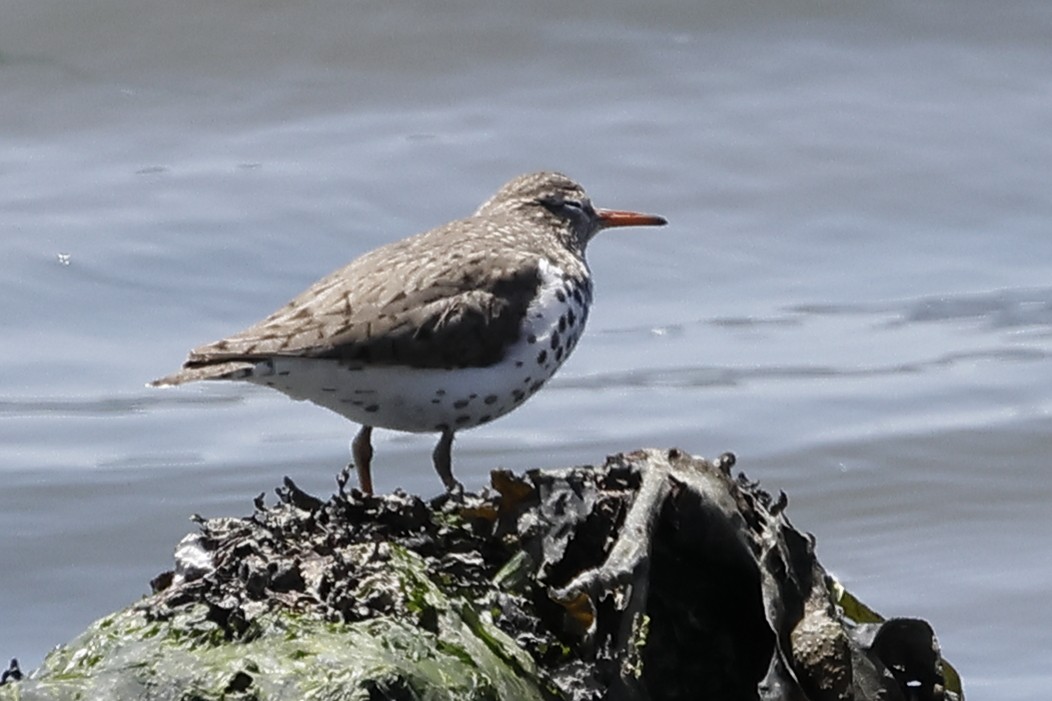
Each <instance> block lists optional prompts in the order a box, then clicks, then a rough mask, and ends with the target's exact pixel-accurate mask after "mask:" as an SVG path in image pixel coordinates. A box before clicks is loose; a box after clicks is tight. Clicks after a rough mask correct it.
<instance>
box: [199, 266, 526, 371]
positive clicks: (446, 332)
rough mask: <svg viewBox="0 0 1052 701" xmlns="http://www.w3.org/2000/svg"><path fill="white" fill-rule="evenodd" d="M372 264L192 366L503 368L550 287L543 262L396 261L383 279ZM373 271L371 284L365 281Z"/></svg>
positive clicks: (219, 345)
mask: <svg viewBox="0 0 1052 701" xmlns="http://www.w3.org/2000/svg"><path fill="white" fill-rule="evenodd" d="M366 258H368V256H367V257H366ZM363 260H365V259H359V260H358V261H355V262H354V263H351V264H350V265H349V266H347V267H346V268H343V269H342V270H339V271H337V272H335V273H333V274H332V275H330V276H329V277H326V278H324V279H322V280H320V281H319V282H318V283H316V284H315V285H314V286H312V287H311V288H310V289H308V290H306V291H305V292H304V293H303V294H301V295H299V296H298V297H296V298H295V299H294V300H292V301H291V302H289V303H288V304H287V305H285V306H284V307H282V308H281V309H279V310H278V311H276V312H275V313H274V314H272V315H271V316H269V317H267V318H266V319H264V320H263V321H261V322H260V323H258V324H256V325H255V326H252V327H250V328H248V329H246V330H244V331H242V332H241V333H238V334H236V335H234V336H231V337H229V338H225V339H223V340H220V341H216V342H214V343H210V344H208V345H205V346H202V347H200V348H197V349H195V350H194V351H192V352H191V354H190V357H189V359H188V360H187V361H186V363H185V365H184V368H186V369H196V368H202V367H203V366H210V365H218V364H229V363H231V362H237V361H241V362H245V361H249V362H251V361H255V360H261V359H264V358H267V357H272V356H298V357H309V358H332V359H340V360H344V361H346V362H350V363H354V362H360V363H363V364H371V365H405V366H410V367H418V368H456V367H485V366H488V365H492V364H493V363H496V362H498V361H499V360H500V359H501V358H502V357H503V356H504V352H505V349H506V347H507V345H508V344H509V343H511V342H512V341H514V340H515V339H516V338H517V337H518V333H519V328H520V324H521V322H522V320H523V318H524V317H525V315H526V310H527V307H528V306H529V303H530V300H531V299H532V298H533V296H534V294H535V293H536V291H537V289H538V287H539V286H540V284H541V273H540V270H539V267H538V265H539V263H538V261H532V262H531V261H524V260H522V259H521V257H520V256H515V255H512V254H503V255H495V254H492V253H491V254H490V255H487V259H486V265H485V266H478V265H466V264H465V265H458V266H457V267H456V268H455V269H450V270H447V271H435V270H434V269H433V268H428V267H427V266H426V265H421V264H416V265H414V264H412V263H411V262H408V263H407V262H405V261H403V262H402V263H399V262H398V261H395V262H394V263H392V265H391V266H388V269H386V270H382V269H381V270H380V272H377V270H378V269H377V267H376V266H375V265H368V264H363V263H362V261H363ZM374 262H375V261H374ZM468 262H471V261H468ZM399 265H401V268H402V270H401V271H399ZM392 267H393V268H394V270H393V271H392V270H391V268H392ZM467 270H471V271H472V273H471V274H470V275H469V274H467V273H466V271H467ZM480 270H483V271H485V272H480ZM363 271H366V272H365V273H364V274H365V275H366V276H367V279H365V280H364V281H363V280H361V279H359V280H355V276H356V275H357V274H359V273H363ZM399 272H401V273H402V274H399ZM362 282H364V283H365V284H360V283H362ZM370 282H375V284H373V285H371V284H369V283H370ZM355 283H359V284H355ZM184 372H185V370H184Z"/></svg>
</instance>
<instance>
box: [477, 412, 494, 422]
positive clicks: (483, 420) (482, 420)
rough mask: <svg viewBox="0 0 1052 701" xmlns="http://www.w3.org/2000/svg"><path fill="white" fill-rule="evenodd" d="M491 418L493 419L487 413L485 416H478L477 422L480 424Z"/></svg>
mask: <svg viewBox="0 0 1052 701" xmlns="http://www.w3.org/2000/svg"><path fill="white" fill-rule="evenodd" d="M492 419H493V417H492V416H490V415H489V414H486V415H485V416H480V417H479V423H480V424H484V423H486V422H487V421H491V420H492Z"/></svg>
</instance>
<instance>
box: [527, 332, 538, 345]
mask: <svg viewBox="0 0 1052 701" xmlns="http://www.w3.org/2000/svg"><path fill="white" fill-rule="evenodd" d="M536 342H537V336H536V335H534V334H532V333H531V334H530V335H529V336H527V337H526V343H536Z"/></svg>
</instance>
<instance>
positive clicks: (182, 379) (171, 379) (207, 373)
mask: <svg viewBox="0 0 1052 701" xmlns="http://www.w3.org/2000/svg"><path fill="white" fill-rule="evenodd" d="M255 367H256V364H255V363H250V362H247V361H244V360H228V361H226V362H222V363H210V364H208V365H193V366H190V367H185V368H183V369H182V370H180V371H179V372H177V373H175V374H172V375H168V376H167V377H162V378H160V379H158V380H154V381H153V382H151V383H149V384H148V385H147V386H148V387H172V386H175V385H181V384H184V383H186V382H197V381H198V380H243V379H244V378H246V377H248V376H249V375H251V374H252V371H253V369H254V368H255Z"/></svg>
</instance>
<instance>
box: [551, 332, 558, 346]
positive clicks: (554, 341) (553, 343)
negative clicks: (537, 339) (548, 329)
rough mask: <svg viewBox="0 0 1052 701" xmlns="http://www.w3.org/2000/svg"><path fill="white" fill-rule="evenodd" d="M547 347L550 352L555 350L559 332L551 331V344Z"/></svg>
mask: <svg viewBox="0 0 1052 701" xmlns="http://www.w3.org/2000/svg"><path fill="white" fill-rule="evenodd" d="M549 345H550V346H551V348H552V350H555V349H556V348H558V347H559V332H558V331H553V332H552V342H551V343H550V344H549Z"/></svg>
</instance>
